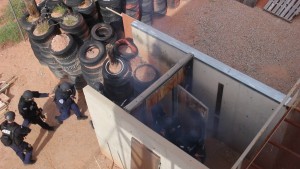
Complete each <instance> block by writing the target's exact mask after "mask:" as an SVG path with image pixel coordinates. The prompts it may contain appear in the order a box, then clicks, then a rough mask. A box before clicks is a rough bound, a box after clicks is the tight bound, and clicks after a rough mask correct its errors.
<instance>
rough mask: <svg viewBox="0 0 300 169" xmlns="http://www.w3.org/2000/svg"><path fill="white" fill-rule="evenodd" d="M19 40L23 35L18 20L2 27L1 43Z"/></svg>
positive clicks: (0, 29) (0, 30) (0, 32)
mask: <svg viewBox="0 0 300 169" xmlns="http://www.w3.org/2000/svg"><path fill="white" fill-rule="evenodd" d="M19 41H21V35H20V32H19V30H18V25H17V23H16V22H13V21H9V22H7V23H6V24H5V25H3V26H1V27H0V45H3V44H5V43H7V42H13V43H16V42H19Z"/></svg>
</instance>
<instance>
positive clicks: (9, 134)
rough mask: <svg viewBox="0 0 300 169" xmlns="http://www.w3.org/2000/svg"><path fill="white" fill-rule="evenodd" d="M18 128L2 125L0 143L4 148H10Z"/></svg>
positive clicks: (16, 126)
mask: <svg viewBox="0 0 300 169" xmlns="http://www.w3.org/2000/svg"><path fill="white" fill-rule="evenodd" d="M18 127H19V125H17V124H15V125H7V124H6V125H3V126H2V130H1V132H2V136H1V142H2V143H3V144H4V145H5V146H10V145H11V144H12V143H13V142H14V132H15V130H16V129H17V128H18Z"/></svg>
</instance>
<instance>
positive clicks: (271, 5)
mask: <svg viewBox="0 0 300 169" xmlns="http://www.w3.org/2000/svg"><path fill="white" fill-rule="evenodd" d="M274 1H275V0H269V1H268V3H267V4H266V5H265V6H264V10H266V11H270V10H272V9H273V8H274V6H275V5H276V3H275V2H274Z"/></svg>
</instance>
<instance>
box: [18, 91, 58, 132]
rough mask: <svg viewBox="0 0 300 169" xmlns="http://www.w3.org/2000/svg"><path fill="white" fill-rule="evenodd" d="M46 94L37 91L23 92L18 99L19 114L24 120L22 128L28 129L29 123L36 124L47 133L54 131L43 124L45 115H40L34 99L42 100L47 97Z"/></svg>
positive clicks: (40, 111) (40, 110)
mask: <svg viewBox="0 0 300 169" xmlns="http://www.w3.org/2000/svg"><path fill="white" fill-rule="evenodd" d="M48 96H49V94H48V93H40V92H38V91H30V90H26V91H24V93H23V95H22V96H21V97H20V100H19V105H18V108H19V112H20V114H21V115H22V117H23V118H24V121H23V124H22V126H24V127H28V126H29V124H30V123H32V124H38V125H40V126H41V127H42V128H43V129H46V130H48V131H54V127H52V126H49V125H48V124H47V123H45V122H44V121H43V120H42V119H45V115H43V114H42V111H43V110H42V109H41V108H38V106H37V104H36V102H35V101H34V98H42V97H48Z"/></svg>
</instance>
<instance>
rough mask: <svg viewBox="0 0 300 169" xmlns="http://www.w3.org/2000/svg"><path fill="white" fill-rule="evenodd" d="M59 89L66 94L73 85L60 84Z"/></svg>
mask: <svg viewBox="0 0 300 169" xmlns="http://www.w3.org/2000/svg"><path fill="white" fill-rule="evenodd" d="M59 88H60V89H61V90H62V91H63V92H66V91H68V90H70V89H71V85H70V84H69V83H68V82H63V83H62V84H60V86H59Z"/></svg>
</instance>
